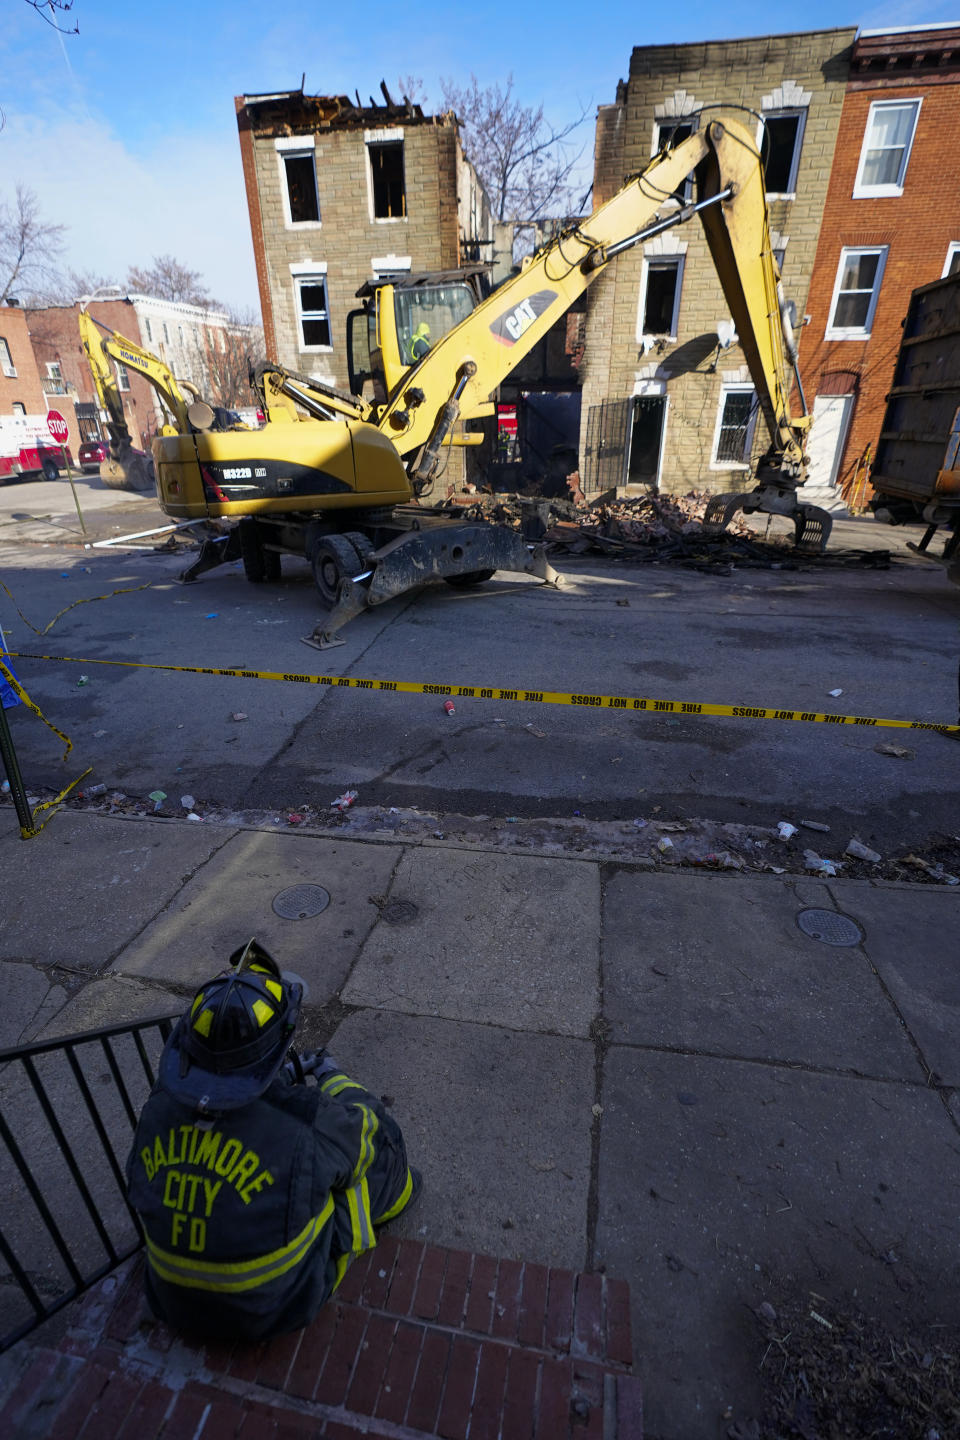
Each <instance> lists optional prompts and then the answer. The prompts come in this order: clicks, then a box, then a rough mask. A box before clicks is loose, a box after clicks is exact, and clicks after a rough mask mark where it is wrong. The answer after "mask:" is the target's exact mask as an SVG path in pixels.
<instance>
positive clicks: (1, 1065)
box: [0, 1015, 176, 1353]
mask: <svg viewBox="0 0 960 1440" xmlns="http://www.w3.org/2000/svg"><path fill="white" fill-rule="evenodd" d="M175 1020H176V1016H175V1015H157V1016H152V1017H151V1018H149V1019H146V1020H139V1021H136V1022H135V1023H133V1024H123V1025H106V1026H102V1027H101V1028H100V1029H97V1030H88V1031H85V1032H83V1033H82V1034H78V1035H66V1036H61V1037H60V1038H58V1039H55V1040H47V1041H43V1042H40V1043H37V1044H33V1045H21V1046H18V1047H17V1048H15V1049H11V1050H0V1262H2V1270H0V1353H2V1352H3V1351H4V1350H6V1349H8V1348H9V1347H10V1346H11V1345H13V1344H15V1342H16V1341H18V1340H21V1339H22V1338H23V1337H24V1335H27V1334H29V1333H30V1331H31V1330H33V1329H35V1328H36V1327H37V1326H38V1325H40V1324H41V1323H42V1322H43V1321H44V1320H46V1319H48V1317H49V1316H51V1315H53V1314H55V1313H56V1312H57V1311H58V1310H61V1309H62V1308H63V1307H64V1306H65V1305H68V1304H69V1303H70V1302H71V1301H72V1300H75V1299H77V1297H78V1296H80V1295H82V1294H83V1292H84V1291H85V1290H87V1289H89V1287H90V1286H91V1285H94V1284H96V1282H97V1281H98V1280H101V1279H102V1278H103V1277H104V1276H105V1275H107V1274H109V1273H110V1271H111V1270H113V1269H114V1268H115V1267H116V1266H117V1265H119V1264H120V1263H121V1262H122V1261H123V1260H126V1259H127V1258H128V1257H129V1256H130V1255H132V1254H133V1253H134V1252H135V1251H136V1250H137V1249H138V1248H139V1247H140V1245H141V1244H142V1236H141V1231H140V1225H139V1222H138V1220H137V1216H136V1214H135V1212H134V1210H133V1209H132V1207H131V1205H130V1203H129V1200H128V1199H127V1188H126V1179H125V1176H124V1164H125V1161H126V1156H127V1152H128V1150H129V1148H130V1142H131V1139H132V1136H133V1131H134V1129H135V1127H136V1123H137V1117H138V1115H139V1112H140V1109H141V1108H142V1105H143V1103H144V1101H145V1100H146V1098H147V1095H148V1094H149V1092H150V1089H151V1088H152V1086H153V1084H154V1080H155V1076H156V1066H157V1061H158V1059H159V1056H160V1052H161V1050H162V1048H163V1045H164V1043H165V1041H166V1039H167V1037H168V1036H169V1034H170V1032H171V1030H172V1028H173V1024H174V1021H175Z"/></svg>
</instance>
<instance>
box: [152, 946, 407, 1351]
mask: <svg viewBox="0 0 960 1440" xmlns="http://www.w3.org/2000/svg"><path fill="white" fill-rule="evenodd" d="M230 967H231V968H230V969H228V970H225V971H222V972H221V973H220V974H219V975H217V976H215V977H214V978H213V979H212V980H211V981H210V982H209V983H208V984H206V985H204V986H203V987H202V989H200V990H199V991H198V992H197V994H196V997H195V998H194V1000H193V1002H192V1004H191V1005H190V1008H189V1009H188V1010H187V1011H186V1012H185V1013H184V1015H183V1016H182V1017H181V1019H180V1020H179V1022H178V1023H177V1025H176V1027H175V1028H174V1030H173V1033H172V1034H171V1036H170V1038H169V1040H168V1041H167V1044H166V1046H165V1048H164V1051H163V1055H162V1056H161V1060H160V1066H159V1077H158V1080H157V1083H156V1084H155V1086H154V1088H153V1090H152V1091H151V1094H150V1096H149V1098H148V1100H147V1102H146V1105H145V1106H144V1109H143V1112H142V1114H141V1116H140V1120H139V1123H138V1125H137V1130H136V1135H135V1137H134V1142H133V1148H132V1150H131V1152H130V1156H129V1158H128V1160H127V1180H128V1184H129V1192H130V1199H131V1203H132V1205H133V1207H134V1209H135V1210H136V1211H137V1213H138V1215H139V1217H140V1220H141V1223H142V1225H143V1230H144V1233H145V1236H146V1247H147V1264H146V1282H145V1283H146V1292H147V1299H148V1301H149V1304H150V1306H151V1309H152V1310H153V1311H154V1313H155V1314H156V1315H158V1316H159V1317H160V1318H161V1319H162V1320H165V1321H166V1322H167V1323H168V1324H169V1325H171V1326H172V1327H174V1328H175V1329H177V1330H181V1331H186V1332H188V1333H191V1332H192V1333H194V1334H198V1333H199V1334H202V1335H204V1336H210V1337H216V1338H219V1339H241V1340H266V1339H269V1338H271V1337H272V1336H275V1335H280V1334H284V1333H285V1332H287V1331H290V1330H298V1329H300V1328H301V1327H303V1326H304V1325H307V1324H309V1322H310V1321H311V1320H312V1319H313V1317H314V1315H315V1314H316V1312H317V1311H318V1310H319V1308H320V1307H321V1305H323V1304H324V1302H325V1301H326V1300H327V1299H329V1297H330V1295H331V1294H332V1293H333V1292H334V1291H335V1290H336V1288H337V1286H338V1285H339V1284H340V1282H341V1280H342V1279H343V1276H344V1275H345V1274H346V1271H347V1268H348V1266H349V1265H350V1263H351V1261H352V1260H354V1259H356V1257H357V1256H358V1255H361V1254H362V1253H363V1252H364V1251H365V1250H369V1249H371V1248H372V1247H373V1246H374V1245H375V1244H376V1240H377V1236H376V1228H377V1227H378V1226H380V1225H383V1224H385V1223H386V1222H387V1221H388V1220H393V1219H395V1218H396V1216H398V1215H399V1214H400V1213H401V1212H402V1211H403V1210H405V1209H406V1208H407V1206H408V1205H410V1204H411V1203H412V1202H413V1201H414V1200H415V1199H416V1197H417V1195H418V1194H419V1191H420V1185H421V1179H420V1175H419V1173H418V1171H416V1170H414V1169H412V1168H411V1167H410V1166H409V1165H408V1163H407V1155H406V1149H405V1147H404V1143H403V1136H402V1135H401V1133H400V1128H399V1126H398V1125H397V1123H396V1121H395V1120H394V1119H393V1118H392V1116H390V1115H389V1114H388V1113H387V1111H386V1110H385V1109H384V1106H383V1104H382V1103H381V1101H379V1100H378V1099H377V1098H376V1097H375V1096H373V1095H372V1094H370V1092H369V1091H368V1090H365V1089H364V1088H363V1086H362V1085H359V1084H358V1083H357V1082H356V1081H355V1080H351V1079H349V1078H348V1077H347V1076H346V1075H344V1074H343V1073H342V1072H341V1071H340V1070H339V1069H338V1067H337V1066H336V1064H335V1063H334V1062H333V1060H331V1059H330V1058H329V1056H327V1055H326V1054H325V1053H324V1052H323V1051H320V1052H319V1053H318V1055H317V1056H315V1057H304V1058H303V1059H302V1060H301V1059H300V1058H299V1057H297V1056H296V1055H294V1054H293V1053H292V1052H290V1044H291V1040H292V1038H293V1033H294V1030H295V1029H296V1025H297V1019H298V1016H299V1013H300V1006H301V1003H302V1000H303V996H304V991H305V987H304V983H303V981H302V980H300V979H299V978H298V977H297V976H295V975H292V974H290V973H287V972H281V970H280V968H279V966H278V965H277V964H276V962H275V961H274V960H273V959H272V957H271V956H270V955H268V954H267V952H266V950H265V949H264V948H263V947H262V946H261V945H259V944H258V943H257V941H256V940H251V941H250V942H249V943H248V944H247V945H245V946H243V947H241V948H240V949H239V950H236V951H235V952H234V953H233V955H231V957H230ZM288 1052H289V1054H290V1058H289V1059H288ZM285 1061H286V1062H287V1063H286V1064H285V1063H284V1062H285ZM308 1075H312V1076H313V1077H314V1078H315V1080H316V1082H317V1083H316V1084H314V1085H310V1086H308V1085H307V1084H306V1083H305V1081H306V1078H307V1076H308Z"/></svg>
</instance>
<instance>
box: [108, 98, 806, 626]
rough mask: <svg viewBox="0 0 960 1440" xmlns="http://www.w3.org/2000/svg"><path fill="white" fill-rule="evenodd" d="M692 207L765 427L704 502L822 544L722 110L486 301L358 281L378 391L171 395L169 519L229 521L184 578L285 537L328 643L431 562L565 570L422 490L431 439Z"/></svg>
mask: <svg viewBox="0 0 960 1440" xmlns="http://www.w3.org/2000/svg"><path fill="white" fill-rule="evenodd" d="M691 175H693V176H694V177H695V180H696V200H695V201H694V202H693V203H691V204H688V205H684V206H682V207H680V208H677V202H676V201H675V200H674V199H672V197H673V196H674V195H675V194H676V192H677V190H678V188H679V187H681V185H682V184H683V182H684V181H685V180H686V179H687V178H688V177H689V176H691ZM695 214H697V215H699V216H700V219H701V222H702V224H703V226H704V230H705V232H706V237H707V242H708V245H709V248H710V252H711V255H712V258H713V262H714V265H715V267H716V270H717V274H718V277H719V279H720V283H721V286H722V288H723V292H724V295H725V297H726V301H727V305H728V307H729V310H730V315H731V318H732V320H733V323H734V325H735V327H736V331H737V335H738V337H739V341H740V344H741V346H742V348H743V353H744V356H745V359H746V361H747V365H748V367H749V370H750V374H751V377H752V379H753V382H754V386H755V389H756V394H757V401H758V404H759V408H760V411H761V413H762V415H763V418H764V421H765V423H766V426H767V429H768V431H769V434H770V446H769V449H768V450H767V452H766V454H765V455H764V457H763V459H762V461H761V463H760V465H759V466H758V470H757V476H756V481H757V483H756V487H755V488H754V489H753V490H751V491H750V492H747V493H743V494H738V495H718V496H717V497H715V499H714V500H713V501H711V504H710V506H709V508H708V512H707V519H708V521H709V522H710V523H713V524H725V523H726V522H727V520H729V518H730V517H731V516H732V514H733V512H734V511H735V510H736V509H738V508H741V507H742V508H743V509H744V510H746V511H748V512H751V511H763V512H765V513H768V514H780V515H787V516H790V517H792V518H793V520H794V522H795V525H796V537H797V543H798V544H801V545H810V544H811V543H815V544H817V545H819V546H821V547H822V546H823V545H825V544H826V540H827V536H828V534H829V530H830V523H831V522H830V517H829V515H828V514H827V513H826V512H825V511H823V510H820V509H818V508H816V507H814V506H810V505H803V504H801V503H800V502H799V500H798V497H797V491H798V489H799V487H800V486H801V485H802V484H803V480H804V468H805V465H806V457H805V454H804V450H805V443H806V436H807V431H808V429H809V425H810V417H809V416H808V415H807V414H806V413H805V402H804V399H803V390H802V387H801V386H800V383H799V373H798V371H797V348H796V342H795V339H794V335H793V324H792V320H793V317H792V315H791V307H790V306H789V305H788V304H787V303H786V301H785V300H784V298H783V292H782V288H781V285H780V276H779V271H778V268H777V264H776V261H775V259H774V255H773V250H772V247H771V241H770V231H769V225H768V219H767V209H766V199H765V195H764V183H763V170H762V165H761V160H760V155H759V152H758V149H757V146H756V144H755V143H754V141H753V138H752V137H751V136H750V134H749V133H748V132H747V130H745V129H744V128H743V126H742V125H740V124H739V123H738V122H737V121H734V120H729V119H724V120H719V119H717V120H713V121H711V122H709V123H708V124H706V125H705V126H704V128H703V129H702V130H698V131H695V132H694V133H693V134H692V135H690V136H689V137H688V138H686V139H685V140H683V141H681V142H680V143H679V144H678V145H676V146H675V147H674V148H672V149H671V148H668V149H665V150H663V151H662V152H661V153H660V154H659V155H657V156H656V157H655V158H654V159H653V161H652V162H651V163H650V165H649V166H648V167H647V169H646V170H645V171H644V172H643V173H642V174H641V175H639V176H638V177H636V178H635V179H633V180H631V181H629V182H628V183H627V184H626V185H625V186H624V187H623V189H621V190H620V191H619V192H618V193H617V194H616V195H615V196H614V197H613V198H612V199H611V200H608V201H607V202H606V203H605V204H603V205H601V206H599V207H598V209H597V210H596V211H594V213H593V214H592V215H591V216H590V218H589V219H588V220H586V221H583V222H578V223H576V224H574V225H572V226H571V227H570V228H569V229H567V230H566V231H564V233H563V234H561V235H559V236H558V237H557V238H556V239H555V240H554V241H553V242H552V243H551V244H550V245H548V246H546V247H545V248H544V249H542V250H540V251H539V252H538V253H537V254H536V255H534V256H533V257H531V258H530V259H529V260H528V261H526V262H525V263H524V265H523V267H522V269H521V270H520V271H519V273H518V274H516V275H514V276H512V277H511V278H510V279H508V280H506V281H505V282H504V283H503V284H502V285H501V286H499V288H497V289H496V290H494V291H493V293H492V294H490V295H489V296H487V298H485V299H479V297H478V294H477V292H476V290H471V287H470V285H469V284H468V283H467V281H466V279H465V278H464V277H463V275H462V274H460V273H459V272H450V273H448V274H447V275H446V276H433V277H429V276H422V277H412V278H411V279H410V280H407V281H406V282H398V283H396V284H389V283H385V284H382V285H377V286H373V287H370V286H365V287H364V289H363V290H362V291H361V292H360V294H361V297H363V298H364V299H365V304H364V307H363V309H362V310H361V311H357V312H354V314H353V316H352V317H351V319H352V321H353V322H354V324H353V326H352V328H351V336H350V346H349V349H350V353H351V384H352V385H354V387H355V388H357V389H359V388H361V386H362V381H360V382H359V383H358V379H359V372H358V370H357V368H356V363H355V355H356V351H357V349H358V348H360V349H361V350H362V349H366V350H367V352H368V357H369V358H368V359H367V362H366V366H367V367H368V368H367V369H366V373H367V375H368V376H369V377H372V379H373V389H374V397H373V398H372V399H365V398H360V397H359V396H358V395H354V394H347V393H345V392H343V391H339V390H335V389H332V388H330V387H327V386H324V385H323V384H322V383H320V382H318V381H317V380H315V379H313V378H311V377H310V376H305V375H299V374H297V373H295V372H293V371H290V370H287V369H285V368H284V367H283V366H280V365H277V364H271V363H268V364H267V365H264V366H261V367H260V369H259V370H258V371H257V372H256V375H255V377H254V378H255V383H256V385H257V387H258V388H259V391H260V394H261V396H262V399H263V404H264V410H265V413H266V417H267V421H266V424H265V425H264V426H263V427H262V428H261V429H260V430H255V431H244V432H243V433H240V432H237V431H235V430H234V431H230V430H227V431H221V432H217V431H215V430H214V429H213V428H212V417H213V412H212V410H210V407H208V406H203V407H202V408H201V407H200V406H198V405H193V406H189V407H187V409H186V412H185V416H184V417H183V418H182V417H181V416H180V414H179V413H178V414H177V416H176V421H177V423H176V426H175V427H168V428H165V432H164V433H162V434H161V435H160V436H158V437H157V438H156V439H155V440H154V442H153V456H154V463H155V465H156V471H157V492H158V496H159V499H160V504H161V506H162V508H163V509H164V511H165V512H166V513H167V514H168V515H170V516H172V517H174V518H177V519H199V518H207V519H216V520H227V519H230V518H231V517H236V518H237V519H238V520H239V522H240V523H239V525H238V526H237V528H236V531H235V532H234V535H233V536H231V537H230V540H229V542H228V543H227V544H224V543H222V541H216V540H211V541H207V542H205V544H204V546H203V548H202V550H201V554H200V557H199V558H198V560H197V561H196V562H195V564H194V565H193V566H191V567H190V568H189V570H188V571H186V572H185V574H184V577H183V578H185V579H193V578H195V577H196V576H197V575H198V574H199V573H201V572H202V571H203V570H205V569H208V568H211V567H212V566H213V565H216V564H218V563H220V561H221V560H224V559H228V558H231V556H234V555H236V554H237V553H239V554H240V555H241V556H242V559H243V563H244V569H245V571H246V573H247V576H248V578H249V579H251V580H254V581H257V580H264V579H272V578H276V576H277V575H278V573H279V556H280V555H281V554H283V553H295V554H300V555H305V556H306V557H307V558H308V559H309V560H310V562H311V564H312V566H313V572H314V577H315V580H316V583H317V588H318V589H319V591H320V593H321V596H322V597H323V598H324V599H325V600H326V601H327V602H328V604H329V605H330V606H331V613H330V614H329V616H328V617H327V618H326V619H325V620H324V621H323V622H321V624H320V625H318V627H317V630H316V631H315V632H314V635H313V636H312V637H311V639H310V643H315V644H318V645H319V646H321V647H323V646H325V645H328V644H336V643H339V641H338V640H337V639H336V638H335V636H336V632H337V631H338V630H339V629H340V628H341V627H342V626H343V625H344V624H345V623H346V622H347V621H348V620H349V619H350V618H351V617H352V616H353V615H356V614H357V613H359V612H360V611H361V610H363V609H364V608H365V607H366V606H368V605H376V604H380V603H382V602H383V601H384V600H387V599H390V598H392V597H393V596H395V595H397V594H400V593H402V592H403V591H405V590H408V589H410V588H411V586H413V585H416V584H418V583H422V582H423V581H425V580H429V579H432V578H443V579H446V580H448V581H449V582H450V583H451V584H473V583H479V582H480V581H482V580H485V579H487V578H488V577H489V576H490V575H491V574H492V573H493V572H494V571H495V570H497V569H511V570H520V571H524V572H526V573H530V574H535V575H537V576H539V577H540V578H541V579H545V580H553V581H556V580H557V579H559V577H558V576H557V575H556V572H554V571H553V570H551V568H550V567H549V565H548V564H547V562H546V559H545V555H544V553H543V548H542V547H541V546H532V545H526V544H524V543H523V541H522V539H521V537H520V536H519V535H517V534H516V532H514V531H510V530H507V529H505V528H504V527H500V526H496V525H488V524H484V523H482V522H476V523H473V524H462V523H456V522H454V521H451V519H450V518H449V515H441V514H438V513H436V512H431V511H430V510H429V509H428V508H424V507H422V506H419V505H418V504H417V503H416V502H417V501H418V500H419V499H420V497H422V496H424V495H425V494H426V493H427V492H428V491H429V489H430V488H431V486H432V485H433V483H434V482H435V480H436V478H437V477H438V474H439V473H441V471H442V468H443V464H444V451H445V447H447V446H449V445H451V444H468V445H469V444H472V443H476V442H477V441H478V439H479V438H480V437H479V436H478V435H476V434H474V433H472V432H470V431H464V430H462V429H458V428H457V427H458V425H459V424H461V422H465V421H470V420H475V419H482V418H484V417H486V416H489V415H491V414H492V413H493V405H492V403H491V396H492V395H493V394H494V393H495V391H496V389H497V386H498V385H499V384H500V383H501V381H502V380H504V379H505V378H506V376H507V375H509V374H510V372H511V371H512V370H513V369H514V368H515V366H516V365H517V364H518V363H519V361H520V360H521V359H522V358H523V357H524V356H525V355H526V354H528V353H529V351H530V350H531V349H532V348H533V346H534V345H536V343H537V342H538V341H539V340H540V339H542V338H543V336H544V335H546V333H547V331H548V330H549V328H550V327H551V326H552V325H553V323H554V322H555V321H556V320H557V319H558V318H559V317H560V316H561V315H563V314H564V312H565V311H566V310H568V309H569V307H570V306H571V305H572V304H573V303H574V301H575V300H576V299H577V298H578V297H579V296H580V295H582V294H583V292H584V291H585V290H586V288H587V287H588V286H589V285H590V284H591V283H592V281H593V280H594V279H595V278H596V277H597V276H598V275H599V274H601V273H602V272H603V270H604V269H605V268H606V267H607V266H608V265H609V264H610V263H611V261H613V260H614V259H615V257H616V256H617V255H618V254H620V253H621V252H622V251H624V250H627V249H629V248H630V247H632V246H635V245H638V244H641V243H642V242H643V241H645V240H647V239H649V238H650V237H652V236H653V235H656V234H658V233H660V232H662V231H664V230H667V229H669V228H672V227H673V226H675V225H678V224H681V223H683V222H685V221H687V220H689V219H690V218H692V216H693V215H695ZM358 321H359V326H358V325H357V323H356V322H358ZM426 330H428V331H429V344H430V348H429V349H426V353H422V352H423V350H424V348H425V346H424V343H423V342H424V337H425V331H426ZM364 332H365V333H364ZM358 340H360V341H361V342H364V343H361V344H360V346H359V347H358V345H357V343H356V342H357V341H358ZM414 341H419V342H420V343H419V345H416V346H415V345H414ZM133 348H135V347H133ZM124 363H126V362H124ZM364 368H365V367H363V366H361V367H360V369H361V370H363V369H364ZM791 369H792V371H793V375H791V374H790V370H791ZM794 377H795V378H796V381H797V389H798V393H799V395H800V401H801V405H803V407H804V413H802V414H800V415H798V416H794V415H792V414H791V411H790V406H789V393H790V388H791V384H792V380H793V378H794ZM147 378H148V379H149V378H151V377H150V375H149V374H148V375H147ZM154 383H156V381H155V382H154ZM304 412H306V413H304ZM207 415H208V416H209V417H210V420H209V422H208V423H206V424H205V423H204V420H205V416H207ZM184 418H185V420H186V423H183V419H184ZM234 537H235V538H236V544H234V543H233V540H234Z"/></svg>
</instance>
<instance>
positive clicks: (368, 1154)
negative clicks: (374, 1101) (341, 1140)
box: [353, 1105, 380, 1180]
mask: <svg viewBox="0 0 960 1440" xmlns="http://www.w3.org/2000/svg"><path fill="white" fill-rule="evenodd" d="M356 1108H357V1109H358V1110H359V1111H360V1112H361V1114H362V1115H363V1128H362V1130H361V1132H360V1154H359V1156H358V1158H357V1164H356V1168H355V1169H354V1172H353V1178H354V1180H360V1179H362V1178H363V1176H364V1175H366V1173H367V1171H368V1170H369V1169H370V1166H371V1165H372V1164H373V1158H374V1155H375V1153H376V1151H375V1150H374V1145H373V1137H374V1135H376V1133H377V1131H378V1130H379V1128H380V1121H379V1120H378V1119H377V1117H376V1115H375V1113H374V1112H373V1111H372V1110H370V1109H368V1107H367V1106H366V1105H358V1106H357V1107H356Z"/></svg>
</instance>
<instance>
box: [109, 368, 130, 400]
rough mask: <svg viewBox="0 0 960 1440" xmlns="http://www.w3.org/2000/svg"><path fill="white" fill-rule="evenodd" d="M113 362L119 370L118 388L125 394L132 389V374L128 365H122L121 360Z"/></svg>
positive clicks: (117, 370)
mask: <svg viewBox="0 0 960 1440" xmlns="http://www.w3.org/2000/svg"><path fill="white" fill-rule="evenodd" d="M113 364H114V368H115V369H116V372H117V389H118V390H122V391H123V392H124V394H126V392H127V391H128V390H129V389H130V374H129V372H128V370H127V367H126V365H121V364H120V361H119V360H114V362H113Z"/></svg>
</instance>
